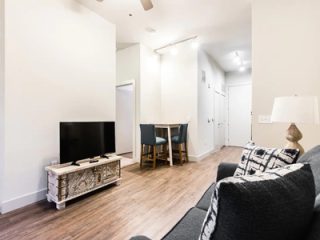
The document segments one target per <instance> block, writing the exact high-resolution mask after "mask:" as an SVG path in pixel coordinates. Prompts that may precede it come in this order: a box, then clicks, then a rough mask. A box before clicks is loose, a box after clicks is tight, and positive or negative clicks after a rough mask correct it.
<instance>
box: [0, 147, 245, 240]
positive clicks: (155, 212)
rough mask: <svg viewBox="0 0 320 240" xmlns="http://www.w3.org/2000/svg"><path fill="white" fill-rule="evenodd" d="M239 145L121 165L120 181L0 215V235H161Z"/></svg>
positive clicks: (236, 154)
mask: <svg viewBox="0 0 320 240" xmlns="http://www.w3.org/2000/svg"><path fill="white" fill-rule="evenodd" d="M240 153H241V149H240V148H231V147H228V148H224V149H223V150H221V151H219V152H218V153H215V154H213V155H211V156H209V157H208V158H206V159H204V160H202V161H200V162H190V163H187V164H184V165H183V166H173V167H168V166H161V167H159V168H157V169H156V170H151V169H143V170H140V169H139V165H138V164H134V165H131V166H129V167H127V168H124V169H122V178H123V180H122V183H121V185H119V186H113V187H110V188H107V189H103V190H101V191H98V192H96V193H95V194H91V195H89V196H88V195H87V196H85V197H82V198H81V199H79V200H77V201H74V202H72V203H70V204H67V208H66V209H64V210H62V211H57V210H56V209H55V205H54V204H52V203H47V202H46V201H43V202H39V203H36V204H33V205H31V206H28V207H25V208H22V209H19V210H16V211H15V212H12V213H9V214H6V215H1V216H0V239H5V240H11V239H19V240H22V239H33V240H38V239H39V240H40V239H41V240H50V239H59V240H61V239H66V240H67V239H68V240H69V239H83V240H88V239H89V240H95V239H119V240H126V239H129V238H130V237H131V236H134V235H137V234H143V235H146V236H148V237H150V238H152V239H160V238H161V237H163V236H164V235H165V234H166V233H167V232H168V231H169V230H170V229H171V228H172V226H174V225H175V223H176V222H177V221H178V220H179V219H180V218H181V217H182V216H183V215H184V214H185V212H186V211H187V210H188V209H189V208H191V207H193V206H194V205H195V204H196V203H197V201H198V200H199V199H200V197H201V196H202V194H203V193H204V192H205V190H206V189H207V188H208V186H209V185H210V184H211V183H212V182H213V181H215V178H216V172H217V167H218V165H219V163H220V162H238V161H239V157H240Z"/></svg>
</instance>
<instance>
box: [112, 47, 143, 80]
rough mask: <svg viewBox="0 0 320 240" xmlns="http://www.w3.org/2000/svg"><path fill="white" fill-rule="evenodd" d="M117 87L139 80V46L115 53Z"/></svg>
mask: <svg viewBox="0 0 320 240" xmlns="http://www.w3.org/2000/svg"><path fill="white" fill-rule="evenodd" d="M116 68H117V74H116V78H117V85H121V84H125V83H127V82H128V81H130V80H138V79H140V44H136V45H133V46H131V47H128V48H125V49H121V50H118V51H117V61H116Z"/></svg>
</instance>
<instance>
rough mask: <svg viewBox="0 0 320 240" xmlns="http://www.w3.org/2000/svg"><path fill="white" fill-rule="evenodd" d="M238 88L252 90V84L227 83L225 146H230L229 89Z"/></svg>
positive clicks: (248, 82)
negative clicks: (244, 87)
mask: <svg viewBox="0 0 320 240" xmlns="http://www.w3.org/2000/svg"><path fill="white" fill-rule="evenodd" d="M238 86H251V89H252V82H251V81H245V82H240V83H229V84H227V93H226V95H227V111H226V113H227V114H226V122H227V127H226V145H227V146H231V145H230V144H229V143H230V134H229V132H230V131H229V130H230V129H229V127H230V118H229V110H230V95H229V94H230V91H229V89H230V87H238ZM250 126H251V127H250V140H251V141H252V92H251V115H250Z"/></svg>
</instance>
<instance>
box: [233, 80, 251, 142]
mask: <svg viewBox="0 0 320 240" xmlns="http://www.w3.org/2000/svg"><path fill="white" fill-rule="evenodd" d="M251 92H252V88H251V84H243V85H234V86H233V85H230V86H229V87H228V145H230V146H244V145H245V144H246V143H247V142H248V141H250V140H251Z"/></svg>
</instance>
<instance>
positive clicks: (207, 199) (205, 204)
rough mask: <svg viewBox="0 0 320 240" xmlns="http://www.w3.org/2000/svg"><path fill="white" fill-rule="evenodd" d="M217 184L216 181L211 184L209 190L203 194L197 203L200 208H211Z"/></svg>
mask: <svg viewBox="0 0 320 240" xmlns="http://www.w3.org/2000/svg"><path fill="white" fill-rule="evenodd" d="M215 186H216V184H215V183H213V184H211V186H210V187H209V188H208V189H207V191H206V192H205V193H204V194H203V196H202V197H201V199H200V200H199V202H198V203H197V205H196V207H197V208H200V209H202V210H205V211H207V210H208V209H209V207H210V203H211V196H212V194H213V191H214V188H215Z"/></svg>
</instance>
